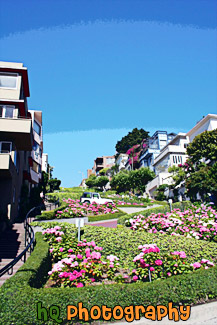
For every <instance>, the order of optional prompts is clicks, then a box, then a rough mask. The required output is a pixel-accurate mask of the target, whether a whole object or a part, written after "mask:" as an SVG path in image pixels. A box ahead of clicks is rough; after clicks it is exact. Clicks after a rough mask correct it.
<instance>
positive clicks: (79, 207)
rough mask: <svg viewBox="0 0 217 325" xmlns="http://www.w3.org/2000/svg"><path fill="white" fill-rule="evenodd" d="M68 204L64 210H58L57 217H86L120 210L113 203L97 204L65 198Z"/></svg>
mask: <svg viewBox="0 0 217 325" xmlns="http://www.w3.org/2000/svg"><path fill="white" fill-rule="evenodd" d="M63 201H64V202H65V203H66V204H67V207H66V208H65V209H64V210H59V211H57V214H56V217H57V218H58V219H60V218H75V217H86V216H89V215H100V214H108V213H112V214H113V213H116V212H118V210H117V208H116V205H115V204H113V203H105V204H97V203H95V202H93V203H92V204H89V203H80V201H79V200H73V199H67V200H66V199H63Z"/></svg>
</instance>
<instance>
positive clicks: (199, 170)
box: [173, 130, 217, 202]
mask: <svg viewBox="0 0 217 325" xmlns="http://www.w3.org/2000/svg"><path fill="white" fill-rule="evenodd" d="M187 154H188V159H187V161H186V163H185V164H184V165H181V166H180V167H181V168H177V167H176V171H175V168H174V167H173V172H174V175H173V180H174V181H175V185H178V183H181V182H182V181H183V180H184V181H185V187H186V189H187V196H189V197H190V198H191V200H196V199H197V194H199V195H200V196H201V198H202V200H208V199H209V194H210V195H211V196H212V198H213V200H214V201H216V202H217V181H216V180H217V130H213V131H205V132H203V133H201V134H199V135H198V136H196V137H195V138H194V140H193V141H192V142H191V143H190V144H189V146H188V147H187Z"/></svg>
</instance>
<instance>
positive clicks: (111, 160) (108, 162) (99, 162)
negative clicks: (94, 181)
mask: <svg viewBox="0 0 217 325" xmlns="http://www.w3.org/2000/svg"><path fill="white" fill-rule="evenodd" d="M114 165H115V156H102V157H97V158H96V159H95V160H94V165H93V168H92V171H93V174H94V175H98V173H99V171H100V170H101V169H103V168H110V167H112V166H114Z"/></svg>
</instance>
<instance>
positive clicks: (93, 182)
mask: <svg viewBox="0 0 217 325" xmlns="http://www.w3.org/2000/svg"><path fill="white" fill-rule="evenodd" d="M85 184H86V185H87V186H88V187H90V188H91V187H94V186H96V175H93V174H92V175H90V176H89V178H88V179H87V180H86V181H85Z"/></svg>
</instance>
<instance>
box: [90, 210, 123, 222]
mask: <svg viewBox="0 0 217 325" xmlns="http://www.w3.org/2000/svg"><path fill="white" fill-rule="evenodd" d="M123 215H125V213H124V212H122V211H119V212H116V213H107V214H102V215H99V216H88V222H92V221H101V220H109V219H118V218H120V217H121V216H123Z"/></svg>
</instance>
